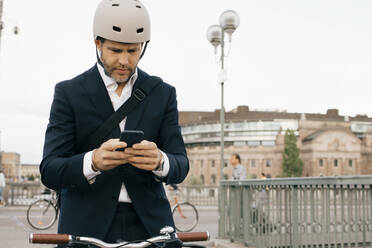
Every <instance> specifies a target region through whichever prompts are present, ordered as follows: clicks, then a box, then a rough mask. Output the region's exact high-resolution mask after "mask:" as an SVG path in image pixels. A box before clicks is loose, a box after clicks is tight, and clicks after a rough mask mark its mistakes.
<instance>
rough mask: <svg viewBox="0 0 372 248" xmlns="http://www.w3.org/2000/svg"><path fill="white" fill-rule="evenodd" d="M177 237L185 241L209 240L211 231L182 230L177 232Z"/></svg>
mask: <svg viewBox="0 0 372 248" xmlns="http://www.w3.org/2000/svg"><path fill="white" fill-rule="evenodd" d="M176 237H177V238H178V239H180V240H181V241H183V242H192V241H207V240H209V238H210V236H209V232H180V233H176Z"/></svg>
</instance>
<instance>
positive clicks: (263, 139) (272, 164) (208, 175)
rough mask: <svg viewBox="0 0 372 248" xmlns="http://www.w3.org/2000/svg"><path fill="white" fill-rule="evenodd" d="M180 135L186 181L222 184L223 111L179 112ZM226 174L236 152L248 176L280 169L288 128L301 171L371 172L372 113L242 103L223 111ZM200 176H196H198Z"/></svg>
mask: <svg viewBox="0 0 372 248" xmlns="http://www.w3.org/2000/svg"><path fill="white" fill-rule="evenodd" d="M179 119H180V125H181V127H182V135H183V137H184V141H185V144H186V148H187V153H188V157H189V160H190V165H191V167H190V173H189V175H188V179H187V180H188V181H189V182H190V180H192V181H194V182H195V181H198V182H200V183H202V184H206V185H213V184H218V182H219V180H220V175H219V174H220V173H219V172H220V159H219V156H220V155H219V154H220V122H219V119H220V113H219V110H216V111H214V112H187V111H181V112H180V117H179ZM225 120H226V123H225V164H224V165H223V166H224V178H231V167H230V166H228V159H229V158H230V156H231V154H233V153H238V154H240V156H241V159H242V164H243V165H244V166H245V167H246V169H247V175H248V177H250V178H256V177H258V175H260V174H261V173H262V172H264V173H265V174H266V175H267V176H268V177H280V176H281V174H282V152H283V151H284V133H285V130H287V129H292V130H294V131H295V134H296V136H297V146H298V147H299V148H300V151H301V154H300V157H301V159H302V160H303V162H304V169H303V176H341V175H361V174H372V118H369V117H368V116H366V115H357V116H355V117H350V116H340V115H339V113H338V110H337V109H329V110H328V111H327V113H326V114H311V113H287V112H285V111H250V110H249V107H248V106H238V107H237V108H236V109H233V110H232V111H230V112H226V114H225ZM195 179H197V180H195Z"/></svg>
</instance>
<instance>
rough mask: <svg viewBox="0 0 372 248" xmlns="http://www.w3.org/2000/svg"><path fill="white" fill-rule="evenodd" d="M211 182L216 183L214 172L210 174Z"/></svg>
mask: <svg viewBox="0 0 372 248" xmlns="http://www.w3.org/2000/svg"><path fill="white" fill-rule="evenodd" d="M212 183H213V184H216V175H214V174H213V175H212Z"/></svg>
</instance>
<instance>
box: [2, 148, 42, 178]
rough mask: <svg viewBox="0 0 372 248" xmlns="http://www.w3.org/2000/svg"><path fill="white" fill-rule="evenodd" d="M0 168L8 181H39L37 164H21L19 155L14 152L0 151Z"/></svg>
mask: <svg viewBox="0 0 372 248" xmlns="http://www.w3.org/2000/svg"><path fill="white" fill-rule="evenodd" d="M0 168H2V169H3V170H4V174H5V178H6V180H7V181H9V182H22V181H40V172H39V165H38V164H21V155H20V154H19V153H16V152H0Z"/></svg>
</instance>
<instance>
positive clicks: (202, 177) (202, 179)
mask: <svg viewBox="0 0 372 248" xmlns="http://www.w3.org/2000/svg"><path fill="white" fill-rule="evenodd" d="M200 179H201V182H202V184H204V175H201V176H200Z"/></svg>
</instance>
